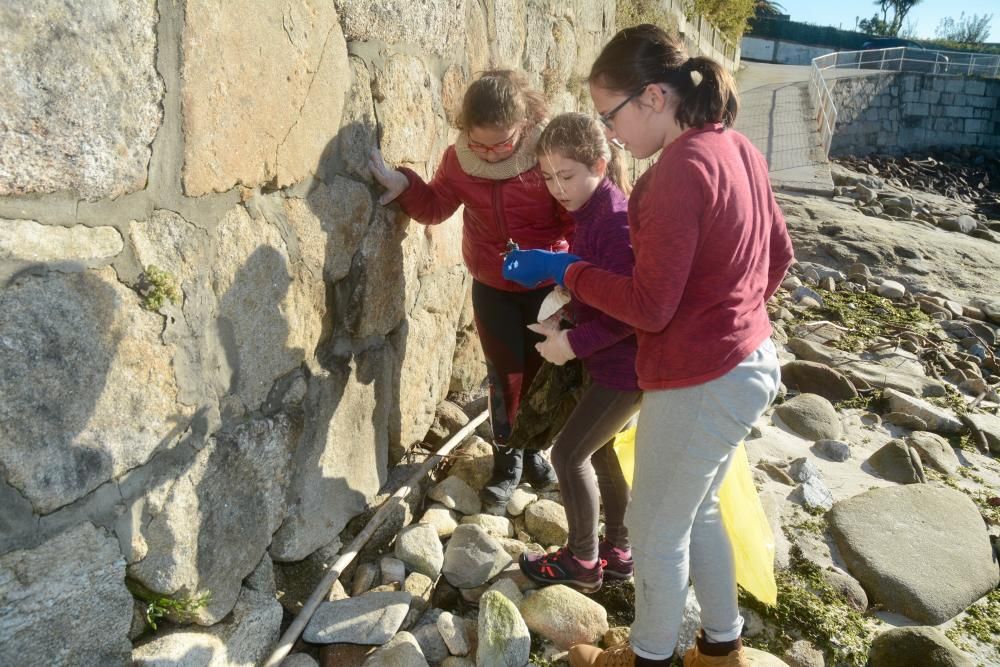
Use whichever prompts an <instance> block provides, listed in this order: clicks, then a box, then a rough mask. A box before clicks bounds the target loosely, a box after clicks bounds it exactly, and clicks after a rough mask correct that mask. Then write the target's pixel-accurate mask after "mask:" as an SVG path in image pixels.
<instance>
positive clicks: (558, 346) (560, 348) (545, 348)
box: [528, 323, 576, 366]
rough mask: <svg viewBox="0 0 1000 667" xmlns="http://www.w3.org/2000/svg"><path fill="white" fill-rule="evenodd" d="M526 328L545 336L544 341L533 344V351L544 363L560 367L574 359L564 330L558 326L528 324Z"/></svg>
mask: <svg viewBox="0 0 1000 667" xmlns="http://www.w3.org/2000/svg"><path fill="white" fill-rule="evenodd" d="M528 328H529V329H531V330H532V331H534V332H535V333H537V334H541V335H543V336H545V340H544V341H542V342H541V343H536V344H535V349H536V350H538V353H539V354H541V355H542V358H543V359H545V361H549V362H552V363H553V364H555V365H556V366H562V365H563V364H565V363H566V362H567V361H570V360H571V359H576V353H575V352H573V348H572V346H570V344H569V335H568V331H567V330H566V329H560V328H559V327H558V325H551V324H545V323H543V324H529V325H528Z"/></svg>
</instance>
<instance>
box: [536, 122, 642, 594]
mask: <svg viewBox="0 0 1000 667" xmlns="http://www.w3.org/2000/svg"><path fill="white" fill-rule="evenodd" d="M536 150H537V152H538V162H539V165H540V167H541V171H542V176H543V178H544V179H545V183H546V185H547V186H548V188H549V192H551V193H552V196H553V197H555V198H556V199H557V200H558V201H559V202H560V203H561V204H562V205H563V207H565V208H566V210H567V211H569V213H570V215H571V216H572V217H573V220H574V222H575V223H576V234H575V236H574V238H573V241H572V245H571V247H570V252H571V253H573V254H574V255H577V256H579V257H580V258H582V259H584V260H586V261H588V262H592V263H594V264H596V265H597V266H600V267H601V268H603V269H606V270H608V271H614V272H616V273H620V274H622V275H626V276H631V275H632V267H633V265H634V263H635V259H634V257H633V255H632V245H631V243H630V241H629V228H628V198H627V196H626V194H625V193H623V192H622V189H626V190H627V189H628V186H627V182H626V179H625V174H624V170H623V169H622V165H621V159H620V158H618V157H617V156H616V155H615V154H614V153H615V152H617V149H616V148H613V147H612V146H610V145H609V143H608V141H607V139H606V137H605V135H604V131H603V129H602V128H601V126H600V125H599V124H598V123H597V121H596V120H595V119H594V118H592V117H590V116H588V115H586V114H581V113H567V114H563V115H561V116H558V117H556V118H555V119H554V120H552V122H551V123H549V125H548V127H546V128H545V131H544V132H542V135H541V137H540V138H539V140H538V145H537V149H536ZM571 306H572V312H573V316H574V317H573V319H574V327H573V328H571V329H560V328H559V326H558V324H553V323H549V322H548V321H546V323H543V324H538V325H531V326H530V327H529V328H531V329H532V330H533V331H536V332H537V333H540V334H542V335H544V336H545V341H543V342H541V343H538V344H537V345H536V346H535V347H536V348H537V349H538V351H539V352H540V353H541V354H542V356H543V357H545V359H547V360H548V361H550V362H552V363H554V364H559V365H561V364H564V363H566V362H567V361H569V360H570V359H574V358H579V359H580V360H581V361H582V362H583V365H584V367H585V368H586V369H587V372H588V373H589V374H590V377H591V381H592V382H591V385H590V387H589V388H588V389H587V391H586V392H585V393H584V395H583V397H582V398H581V400H580V403H579V404H578V405H577V407H576V409H575V410H574V411H573V414H572V415H570V417H569V420H568V421H567V422H566V425H565V427H564V428H563V430H562V431H561V432H560V434H559V436H558V438H557V439H556V442H555V444H554V445H553V447H552V465H553V467H554V468H555V471H556V476H557V477H558V478H559V489H560V492H561V494H562V499H563V505H564V506H565V508H566V518H567V520H568V523H569V540H568V544H567V545H566V546H565V547H563V548H562V549H559V550H558V551H556V552H555V553H552V554H548V555H546V556H542V557H534V558H531V557H528V556H526V555H525V556H522V557H521V563H520V564H521V570H522V571H523V572H524V573H525V575H527V576H528V577H529V578H531V579H533V580H534V581H536V582H538V583H541V584H566V585H569V586H573V587H575V588H577V589H578V590H581V591H583V592H585V593H591V592H594V591H596V590H598V589H599V588H600V587H601V584H602V583H603V581H604V577H605V576H608V577H613V578H616V579H626V578H628V577H631V576H632V569H633V566H632V554H631V549H630V547H629V541H628V531H627V530H626V528H625V524H624V519H625V509H626V507H627V506H628V501H629V487H628V484H627V483H626V482H625V478H624V477H623V475H622V470H621V466H619V464H618V458H617V457H616V456H615V452H614V449H613V447H612V444H613V442H614V437H615V434H617V433H618V432H619V431H620V430H621V429H622V427H623V426H624V425H625V424H626V423H627V422H628V421H629V419H631V418H632V416H633V415H634V414H635V413H636V412H637V411H638V409H639V401H640V399H641V398H642V392H641V391H640V390H639V385H638V381H637V378H636V371H635V355H636V339H635V332H634V330H633V328H632V327H631V326H629V325H627V324H625V323H623V322H620V321H618V320H616V319H614V318H612V317H609V316H608V315H605V314H604V313H602V312H601V311H598V310H596V309H594V308H591V307H590V306H588V305H586V304H584V303H583V302H581V301H577V300H576V299H573V300H572V302H571ZM595 473H596V474H595ZM598 493H600V496H599V497H598ZM599 498H600V500H601V501H603V503H604V514H605V527H606V535H605V538H604V540H602V541H601V542H600V543H598V537H597V523H598V510H599V504H598V501H599Z"/></svg>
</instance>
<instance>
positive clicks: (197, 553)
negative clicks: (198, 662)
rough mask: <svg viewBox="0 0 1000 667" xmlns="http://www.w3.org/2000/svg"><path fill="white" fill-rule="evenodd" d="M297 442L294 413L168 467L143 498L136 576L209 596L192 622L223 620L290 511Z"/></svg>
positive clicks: (164, 588)
mask: <svg viewBox="0 0 1000 667" xmlns="http://www.w3.org/2000/svg"><path fill="white" fill-rule="evenodd" d="M294 447H295V437H294V432H293V431H292V428H291V426H290V424H289V421H288V418H287V417H285V416H281V417H276V418H274V419H257V420H254V421H251V422H247V423H245V424H244V425H242V426H240V427H238V428H237V429H235V430H234V431H233V432H232V433H229V434H221V433H220V434H219V435H217V436H214V437H212V438H210V439H209V441H208V443H207V444H206V445H205V446H204V447H203V448H202V449H201V450H200V451H198V452H197V453H196V454H194V456H193V457H192V459H191V461H190V462H188V463H187V465H186V466H184V467H182V468H166V469H165V470H164V471H163V472H162V474H161V476H159V477H157V478H155V479H154V480H152V483H151V489H150V491H149V493H148V494H146V496H145V497H142V498H141V499H140V501H139V502H138V503H137V506H136V507H137V511H138V508H141V511H142V515H143V517H144V520H143V522H142V524H141V528H140V529H139V531H138V532H139V535H138V537H137V538H135V539H133V552H134V553H133V554H132V556H133V559H134V560H135V562H134V563H132V564H131V565H130V566H129V575H130V576H131V577H133V578H134V579H136V580H138V581H139V582H141V583H142V584H143V585H144V586H146V588H148V589H150V590H152V591H154V592H156V593H159V594H162V595H166V596H174V597H183V598H190V599H197V598H200V597H202V596H203V595H206V594H207V595H208V601H207V602H206V604H205V605H203V606H201V607H199V608H198V609H196V610H195V611H194V613H193V620H195V621H196V622H198V623H200V624H203V625H211V624H213V623H217V622H219V621H220V620H222V618H223V617H224V616H226V614H228V613H229V612H230V611H232V609H233V606H234V605H235V604H236V600H237V598H238V597H239V594H240V588H241V582H242V580H243V579H244V578H245V577H246V576H247V575H249V574H250V573H251V572H253V570H254V568H256V566H257V564H258V563H259V562H260V560H261V557H262V556H263V555H264V552H265V550H266V549H267V545H268V544H269V543H270V542H271V535H272V533H273V532H274V531H275V530H276V529H277V528H278V526H279V525H280V524H281V520H282V519H283V518H284V516H285V493H286V491H287V488H288V482H289V477H290V467H289V463H290V460H291V456H292V450H293V449H294ZM185 620H186V619H185Z"/></svg>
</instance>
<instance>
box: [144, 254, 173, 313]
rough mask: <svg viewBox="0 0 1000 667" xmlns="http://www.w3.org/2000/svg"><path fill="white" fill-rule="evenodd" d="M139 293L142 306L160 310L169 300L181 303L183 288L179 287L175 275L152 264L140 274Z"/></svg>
mask: <svg viewBox="0 0 1000 667" xmlns="http://www.w3.org/2000/svg"><path fill="white" fill-rule="evenodd" d="M138 289H139V294H141V295H142V306H143V308H145V309H146V310H159V309H160V308H162V307H163V306H164V305H165V304H166V303H167V301H169V302H170V303H174V304H176V303H180V300H181V290H180V288H179V287H177V281H176V280H174V277H173V276H172V275H170V274H169V273H167V272H166V271H164V270H163V269H161V268H159V267H157V266H156V265H155V264H150V265H149V266H147V267H146V270H145V271H144V272H143V273H142V275H141V276H139V286H138Z"/></svg>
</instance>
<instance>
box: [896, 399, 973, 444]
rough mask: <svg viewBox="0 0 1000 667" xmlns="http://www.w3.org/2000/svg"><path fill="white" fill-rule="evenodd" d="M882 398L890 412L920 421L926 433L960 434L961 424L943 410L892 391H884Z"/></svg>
mask: <svg viewBox="0 0 1000 667" xmlns="http://www.w3.org/2000/svg"><path fill="white" fill-rule="evenodd" d="M882 397H883V399H884V400H886V401H887V402H888V404H889V410H890V411H891V412H899V413H902V414H904V415H909V416H911V417H916V418H918V419H920V420H921V421H922V422H923V423H924V424H926V425H927V429H926V430H928V431H932V432H934V433H942V434H944V435H954V434H957V433H961V432H962V429H963V426H962V422H961V421H959V420H958V418H957V417H955V415H953V414H952V413H950V412H949V411H947V410H945V409H943V408H939V407H937V406H936V405H932V404H931V403H928V402H927V401H924V400H922V399H919V398H915V397H913V396H909V395H907V394H904V393H902V392H899V391H896V390H894V389H886V390H885V392H884V393H883V394H882Z"/></svg>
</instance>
